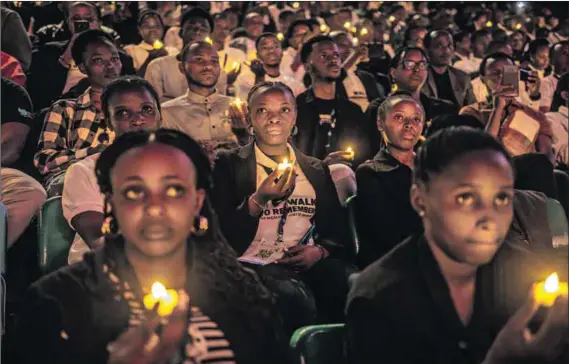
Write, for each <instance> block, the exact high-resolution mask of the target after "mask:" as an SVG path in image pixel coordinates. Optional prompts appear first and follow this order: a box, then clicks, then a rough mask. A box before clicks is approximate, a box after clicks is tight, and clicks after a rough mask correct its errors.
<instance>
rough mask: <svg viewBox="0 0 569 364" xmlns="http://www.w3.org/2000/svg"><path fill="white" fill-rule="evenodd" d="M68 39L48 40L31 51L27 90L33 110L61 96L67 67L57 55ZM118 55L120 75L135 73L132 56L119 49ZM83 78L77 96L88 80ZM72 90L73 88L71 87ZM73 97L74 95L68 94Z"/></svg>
mask: <svg viewBox="0 0 569 364" xmlns="http://www.w3.org/2000/svg"><path fill="white" fill-rule="evenodd" d="M68 44H69V41H63V42H50V43H46V44H45V45H44V46H43V47H41V48H39V49H37V50H35V51H34V52H33V53H32V65H31V67H30V72H29V75H28V83H27V87H28V92H29V94H30V97H31V98H32V103H33V105H34V109H35V110H41V109H43V108H45V107H48V106H51V104H53V103H54V102H55V101H57V100H59V99H62V98H65V97H62V93H63V89H64V88H65V82H66V81H67V71H68V69H67V68H65V67H63V66H62V65H61V63H59V57H61V55H62V54H63V52H65V49H66V48H67V45H68ZM119 57H120V59H121V63H122V71H121V75H135V74H136V70H135V69H134V63H133V60H132V57H131V56H129V55H128V54H127V53H125V52H124V51H123V50H120V49H119ZM84 81H86V79H85V80H83V81H82V82H80V83H79V84H78V85H77V86H76V87H79V88H80V89H77V90H76V92H75V93H78V95H77V96H79V95H80V94H82V93H83V92H84V91H85V90H86V89H87V87H89V82H84ZM72 90H73V88H72ZM68 94H69V93H68ZM69 96H70V97H73V96H74V95H69Z"/></svg>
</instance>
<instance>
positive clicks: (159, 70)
mask: <svg viewBox="0 0 569 364" xmlns="http://www.w3.org/2000/svg"><path fill="white" fill-rule="evenodd" d="M180 26H181V29H180V36H181V37H182V40H183V43H184V47H185V46H186V45H188V44H190V43H192V42H194V41H205V40H206V38H208V37H210V36H211V32H212V31H213V28H214V22H213V18H212V17H211V15H210V14H209V13H208V12H207V11H205V10H203V9H201V8H194V9H191V10H189V11H187V12H186V13H184V15H183V16H182V20H181V25H180ZM179 62H180V58H179V55H177V56H173V55H172V56H166V57H161V58H158V59H155V60H154V61H152V62H150V64H149V65H148V68H147V70H146V74H145V76H144V78H145V79H146V80H147V81H148V82H150V84H151V85H152V86H153V87H154V89H155V90H156V92H158V96H159V97H160V102H164V101H168V100H172V99H175V98H176V97H180V96H182V95H183V94H184V93H185V92H186V90H187V89H188V83H187V81H186V78H185V77H180V76H181V75H180V73H179V72H177V71H176V70H177V69H178V63H179ZM182 76H183V73H182ZM226 85H227V75H226V74H225V71H223V70H222V71H221V73H220V77H218V80H217V84H216V87H217V89H218V90H219V92H220V93H222V94H224V93H225V89H226Z"/></svg>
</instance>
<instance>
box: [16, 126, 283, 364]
mask: <svg viewBox="0 0 569 364" xmlns="http://www.w3.org/2000/svg"><path fill="white" fill-rule="evenodd" d="M96 175H97V179H98V184H99V187H100V189H101V192H102V193H103V194H104V195H105V215H106V220H105V224H104V226H103V229H104V231H105V234H106V235H105V245H104V247H103V248H102V249H100V250H98V251H95V252H94V253H87V254H86V255H85V257H84V261H83V262H80V263H76V264H74V265H72V266H70V267H66V268H64V269H61V270H59V271H57V272H55V273H53V274H50V275H48V276H46V277H44V278H42V279H41V280H40V281H38V282H36V283H35V284H34V285H33V286H32V287H31V289H30V292H29V296H28V297H27V298H26V299H25V300H24V307H23V308H22V311H21V312H20V314H19V316H18V320H19V322H18V324H19V325H18V328H17V334H18V337H19V341H18V342H19V343H21V351H20V354H21V360H20V361H19V363H40V362H41V363H58V364H62V363H134V362H136V363H166V362H168V363H170V362H176V363H178V362H184V363H185V362H191V363H202V362H208V363H217V362H220V363H221V362H224V363H226V362H236V363H287V362H289V361H288V349H287V339H288V338H287V337H284V335H283V334H282V332H281V330H280V325H279V324H280V320H279V315H278V313H277V312H276V310H275V306H274V304H273V299H272V296H271V295H270V293H269V292H268V291H267V290H266V289H265V288H264V287H263V286H262V285H261V284H260V283H259V282H258V280H257V278H256V276H255V274H254V273H253V272H251V271H248V270H245V269H243V268H242V267H241V266H240V265H239V264H238V262H237V259H236V258H237V257H236V256H235V253H234V252H233V251H232V249H231V248H230V247H229V246H228V245H227V243H226V242H225V239H224V238H223V236H222V235H221V233H220V231H219V228H218V224H217V219H216V216H215V214H214V213H213V211H212V209H211V207H210V204H209V202H208V197H207V195H208V193H209V192H210V188H211V168H210V164H209V161H208V159H207V156H206V155H205V154H204V152H203V151H202V150H201V148H200V147H199V145H198V144H197V143H196V142H195V141H194V140H193V139H191V138H190V137H188V136H186V135H185V134H183V133H180V132H177V131H173V130H168V129H159V130H157V131H156V132H148V131H137V132H131V133H127V134H124V135H122V136H121V137H119V138H118V139H117V140H116V141H115V143H113V144H112V145H110V146H109V147H108V148H107V149H106V150H105V151H104V152H103V153H102V154H101V156H100V158H99V159H98V161H97V164H96ZM156 281H159V282H160V283H161V284H163V286H164V287H155V286H154V283H155V282H156ZM151 288H152V291H154V296H158V297H162V300H161V301H163V302H167V301H169V300H170V299H171V298H172V296H174V293H176V292H174V291H166V292H164V288H168V289H172V290H176V291H177V294H178V302H177V303H175V302H174V303H170V304H168V303H166V304H167V305H168V306H169V308H170V310H171V309H173V308H174V306H175V305H176V304H177V309H174V312H173V313H172V315H171V316H165V317H162V319H163V320H165V322H163V323H162V324H160V320H159V318H157V317H156V315H155V314H154V313H153V311H152V310H148V309H146V308H145V305H144V304H143V301H144V303H147V302H146V301H148V299H143V298H144V297H145V296H146V295H147V294H149V293H150V290H151ZM160 291H162V293H160ZM188 301H189V302H188ZM157 310H158V313H159V314H165V313H164V312H162V310H161V308H160V306H158V308H157ZM159 326H161V328H159ZM29 343H33V344H34V350H30V348H29V345H28V344H29Z"/></svg>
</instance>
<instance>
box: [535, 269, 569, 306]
mask: <svg viewBox="0 0 569 364" xmlns="http://www.w3.org/2000/svg"><path fill="white" fill-rule="evenodd" d="M567 291H568V287H567V282H559V276H558V275H557V273H553V274H551V275H550V276H549V277H547V279H546V280H545V281H544V282H539V283H537V284H536V286H535V290H534V298H535V301H536V303H537V304H539V305H542V306H545V307H551V306H553V304H554V303H555V300H556V299H557V297H558V296H562V295H563V296H567V294H568V293H567Z"/></svg>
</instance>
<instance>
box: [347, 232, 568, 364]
mask: <svg viewBox="0 0 569 364" xmlns="http://www.w3.org/2000/svg"><path fill="white" fill-rule="evenodd" d="M552 271H554V272H560V273H559V274H560V275H563V276H565V277H566V275H567V257H566V255H565V256H561V255H559V256H555V255H545V254H544V255H542V254H539V255H538V254H534V253H530V252H528V251H527V250H525V249H521V248H520V247H517V246H511V245H509V244H506V243H504V244H503V245H502V247H501V248H500V250H499V251H498V252H497V253H496V255H495V257H494V259H493V260H492V261H491V262H490V263H488V264H486V265H483V266H481V267H479V268H478V271H477V274H476V289H475V295H474V306H473V311H472V316H471V319H470V323H469V324H468V325H466V326H465V325H464V324H463V323H462V321H461V320H460V319H459V316H458V314H457V312H456V309H455V307H454V305H453V301H452V298H451V296H450V293H449V288H448V285H447V283H446V280H445V278H444V277H443V275H442V273H441V271H440V268H439V265H438V263H437V261H436V260H435V258H434V256H433V254H432V252H431V249H430V248H429V246H428V243H427V241H426V239H425V238H424V237H423V236H413V237H410V238H409V239H407V240H406V241H404V242H403V243H401V244H400V245H398V246H397V247H396V248H395V249H394V250H392V251H391V252H390V253H389V254H387V255H386V256H385V257H383V258H382V259H381V260H379V261H377V262H375V263H373V264H372V265H370V266H369V267H367V268H366V269H365V270H364V271H363V272H362V273H361V275H360V276H359V277H358V279H357V280H356V282H355V284H354V285H353V286H352V289H351V291H350V294H349V296H348V301H347V309H346V310H347V319H346V329H347V333H348V342H349V344H348V347H349V349H348V351H349V356H350V363H354V364H356V363H357V364H380V363H389V364H479V363H481V362H482V361H483V360H484V358H485V356H486V353H487V352H488V350H489V348H490V346H491V344H492V342H493V341H494V339H495V337H496V336H497V334H498V332H499V330H500V329H501V328H502V327H503V326H504V324H505V323H506V322H507V320H508V318H509V317H511V315H512V314H513V313H514V312H516V311H517V310H518V309H519V307H520V306H521V305H522V304H523V303H524V301H525V300H526V299H527V295H528V292H529V290H530V287H531V285H532V283H533V282H536V281H541V280H543V279H544V278H546V277H547V275H548V274H549V273H550V272H552ZM544 272H546V273H545V274H544ZM561 279H562V280H564V279H566V278H564V277H562V278H561ZM566 358H567V357H566V356H565V359H566ZM527 362H531V363H532V364H533V363H535V364H538V362H535V361H531V360H530V361H527ZM552 362H553V361H552ZM565 362H566V361H563V360H562V361H558V362H556V363H565ZM548 363H549V362H548Z"/></svg>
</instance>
